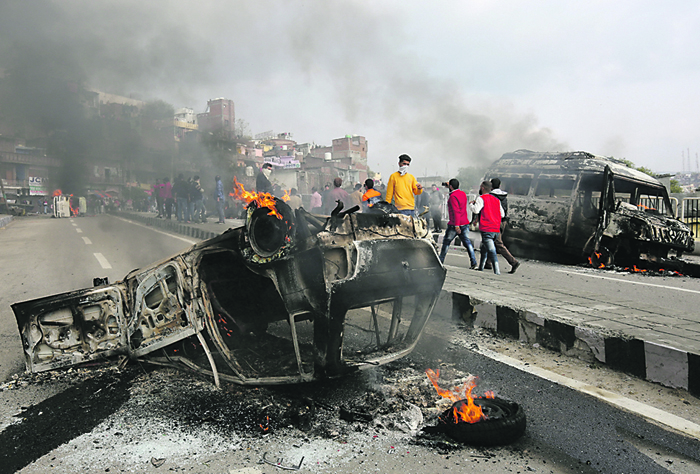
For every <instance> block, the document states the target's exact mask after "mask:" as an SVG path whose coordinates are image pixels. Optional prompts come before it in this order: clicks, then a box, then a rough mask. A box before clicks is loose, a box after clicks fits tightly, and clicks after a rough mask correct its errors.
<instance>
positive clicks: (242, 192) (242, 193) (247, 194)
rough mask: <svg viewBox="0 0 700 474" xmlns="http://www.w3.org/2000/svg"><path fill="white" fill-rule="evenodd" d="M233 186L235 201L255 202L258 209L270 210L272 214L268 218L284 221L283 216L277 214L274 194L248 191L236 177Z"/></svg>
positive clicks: (269, 213)
mask: <svg viewBox="0 0 700 474" xmlns="http://www.w3.org/2000/svg"><path fill="white" fill-rule="evenodd" d="M233 184H234V186H233V193H232V194H231V195H232V196H233V197H234V199H238V200H239V201H245V203H246V204H250V203H251V202H255V203H256V204H257V206H258V207H266V208H268V209H269V210H270V212H268V213H267V215H268V216H275V217H277V218H278V219H280V220H282V215H281V214H280V213H279V212H277V208H276V207H275V197H274V196H273V195H272V194H270V193H258V192H255V191H247V190H246V189H245V187H244V186H243V185H242V184H241V183H239V182H238V180H237V179H236V178H235V177H234V178H233Z"/></svg>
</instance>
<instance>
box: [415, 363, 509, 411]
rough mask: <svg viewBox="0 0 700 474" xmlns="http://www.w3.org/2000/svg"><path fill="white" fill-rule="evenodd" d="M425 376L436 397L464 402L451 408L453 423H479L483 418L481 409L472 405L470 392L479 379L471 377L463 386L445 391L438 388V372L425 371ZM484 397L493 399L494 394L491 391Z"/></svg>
mask: <svg viewBox="0 0 700 474" xmlns="http://www.w3.org/2000/svg"><path fill="white" fill-rule="evenodd" d="M425 374H426V375H427V376H428V379H430V382H431V383H432V384H433V387H435V390H436V391H437V393H438V395H440V396H441V397H442V398H447V399H448V400H450V401H452V402H458V401H463V402H464V403H461V404H458V406H455V407H454V408H453V415H454V419H455V423H459V422H460V421H462V422H465V423H476V422H477V421H481V420H483V419H484V418H485V416H484V412H483V411H482V410H481V407H480V406H479V405H476V404H475V403H474V397H472V390H474V388H475V387H476V382H477V380H478V379H479V378H478V377H475V376H473V375H472V376H469V378H468V379H467V381H466V382H464V384H463V385H461V386H457V387H454V388H453V389H452V390H446V389H442V388H440V385H438V378H439V377H440V370H433V369H427V370H426V371H425ZM485 396H486V398H495V394H494V393H493V392H491V391H489V392H486V394H485ZM477 398H478V397H477Z"/></svg>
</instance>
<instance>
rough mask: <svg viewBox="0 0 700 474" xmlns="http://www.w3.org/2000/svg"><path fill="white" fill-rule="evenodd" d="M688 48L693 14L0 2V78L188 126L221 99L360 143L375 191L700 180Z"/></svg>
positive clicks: (697, 66) (697, 12) (641, 8)
mask: <svg viewBox="0 0 700 474" xmlns="http://www.w3.org/2000/svg"><path fill="white" fill-rule="evenodd" d="M699 48H700V2H697V1H696V0H695V1H670V2H658V1H656V2H652V1H639V0H636V1H626V0H617V1H614V2H611V1H609V0H608V1H590V0H589V1H586V2H574V1H561V0H556V1H555V0H552V1H536V0H529V1H502V2H494V1H485V0H484V1H470V0H460V1H441V0H433V1H431V2H425V1H415V0H401V1H399V0H396V1H394V0H390V1H387V0H380V1H377V0H374V1H369V0H367V1H364V0H362V1H361V0H339V1H334V0H314V1H309V0H307V1H296V0H279V1H276V0H251V1H245V2H242V1H235V0H221V1H214V0H200V1H196V2H193V1H164V0H148V1H146V2H142V1H141V0H139V1H131V0H129V1H120V0H113V1H110V2H106V1H100V2H96V1H87V0H83V1H75V0H61V1H55V2H51V1H48V0H24V1H18V0H0V68H1V67H3V64H2V62H3V61H5V62H6V61H10V60H12V59H14V60H18V58H20V59H21V58H24V59H26V60H27V61H30V60H31V61H36V58H39V59H40V61H43V62H48V63H51V62H52V61H53V69H52V71H53V72H52V73H53V74H55V73H56V72H55V71H56V70H59V71H61V73H62V74H64V73H65V74H70V72H67V71H72V70H75V71H76V74H79V75H81V76H82V77H84V78H86V79H87V80H88V82H89V83H90V84H91V85H92V86H93V87H95V88H99V89H103V90H108V91H113V92H117V93H122V94H129V93H137V94H140V95H141V96H142V97H143V98H145V99H152V98H160V99H163V100H166V101H168V102H170V103H172V104H173V105H174V106H175V107H176V108H177V107H183V106H188V107H192V108H194V109H195V112H203V111H204V108H205V107H206V101H207V99H213V98H216V97H226V98H229V99H232V100H233V101H234V102H235V104H236V116H237V117H238V118H242V119H244V120H246V121H247V122H249V124H250V128H251V131H252V132H253V133H259V132H262V131H266V130H274V131H275V132H278V133H279V132H291V133H292V134H293V138H294V139H295V140H297V141H298V142H315V143H317V144H322V145H329V144H330V143H331V140H332V139H333V138H338V137H341V136H344V135H346V134H358V135H363V136H365V137H366V138H367V140H368V142H369V164H370V167H371V168H372V169H374V170H378V171H381V172H383V173H388V172H391V171H393V170H394V169H395V167H396V159H397V156H398V155H399V154H401V153H408V154H410V155H411V156H412V157H413V158H414V161H413V165H412V171H413V173H414V174H416V175H423V174H425V173H426V172H427V173H428V174H442V173H445V172H446V171H448V172H449V174H451V175H454V174H456V173H457V169H458V168H459V167H463V166H471V165H478V164H483V163H486V162H490V161H493V160H494V159H496V158H498V157H499V156H500V155H501V154H503V153H504V152H508V151H513V150H516V149H519V148H528V149H532V150H538V151H547V150H549V151H553V150H585V151H590V152H592V153H595V154H600V155H613V156H615V157H619V158H626V159H629V160H631V161H633V162H635V163H636V164H637V165H640V166H646V167H649V168H651V169H653V170H655V171H680V170H681V168H682V167H683V163H682V161H681V153H682V152H686V153H687V151H686V150H688V149H689V150H690V155H691V158H692V160H691V161H692V170H693V171H695V170H696V153H698V152H700V137H699V135H698V131H699V130H700V113H698V107H699V106H700V51H699ZM685 167H686V169H687V167H688V165H687V162H686V164H685Z"/></svg>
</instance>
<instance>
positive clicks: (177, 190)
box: [172, 174, 189, 222]
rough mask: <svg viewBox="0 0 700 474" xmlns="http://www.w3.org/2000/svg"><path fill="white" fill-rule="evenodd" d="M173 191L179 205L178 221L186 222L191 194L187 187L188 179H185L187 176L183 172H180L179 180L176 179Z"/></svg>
mask: <svg viewBox="0 0 700 474" xmlns="http://www.w3.org/2000/svg"><path fill="white" fill-rule="evenodd" d="M172 192H173V197H174V198H175V204H176V206H177V212H176V214H177V220H178V222H184V221H185V218H186V217H187V198H188V196H189V190H188V189H187V181H185V177H184V176H183V175H182V174H179V175H178V177H177V180H175V185H174V186H173V189H172Z"/></svg>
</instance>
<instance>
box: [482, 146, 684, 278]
mask: <svg viewBox="0 0 700 474" xmlns="http://www.w3.org/2000/svg"><path fill="white" fill-rule="evenodd" d="M485 178H486V179H491V178H500V180H501V189H502V190H503V191H506V192H507V193H508V218H507V223H506V227H505V230H504V233H503V240H504V243H505V244H506V245H507V246H509V248H511V250H513V251H515V252H516V253H519V254H521V255H528V254H529V255H533V254H534V255H537V256H541V255H543V253H546V254H548V255H550V256H551V257H552V258H555V259H558V258H563V257H567V256H568V257H574V258H576V259H579V258H580V259H583V260H585V259H587V258H589V257H590V258H591V259H592V261H593V262H594V263H596V264H604V265H609V264H612V263H616V264H620V265H632V264H634V263H635V262H637V261H639V260H648V261H654V262H660V261H662V260H663V259H666V258H667V257H680V256H681V255H682V254H683V253H686V252H692V251H693V249H694V246H695V242H694V239H693V234H692V232H691V231H690V228H689V227H688V226H687V225H686V224H684V223H683V222H681V221H680V220H678V219H675V218H674V210H673V208H672V206H671V201H670V200H669V197H668V192H667V191H666V188H665V187H664V186H663V184H661V183H660V182H659V181H658V180H656V179H655V178H653V177H651V176H649V175H647V174H645V173H642V172H640V171H637V170H635V169H633V168H629V167H627V166H626V165H625V163H624V162H622V161H619V160H615V159H613V158H606V157H602V156H596V155H593V154H591V153H587V152H584V151H574V152H565V153H559V152H553V153H552V152H533V151H529V150H517V151H514V152H512V153H506V154H505V155H503V156H502V157H501V158H500V159H499V160H497V161H496V162H495V163H494V164H493V165H492V166H491V167H490V168H489V170H488V171H487V173H486V176H485Z"/></svg>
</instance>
